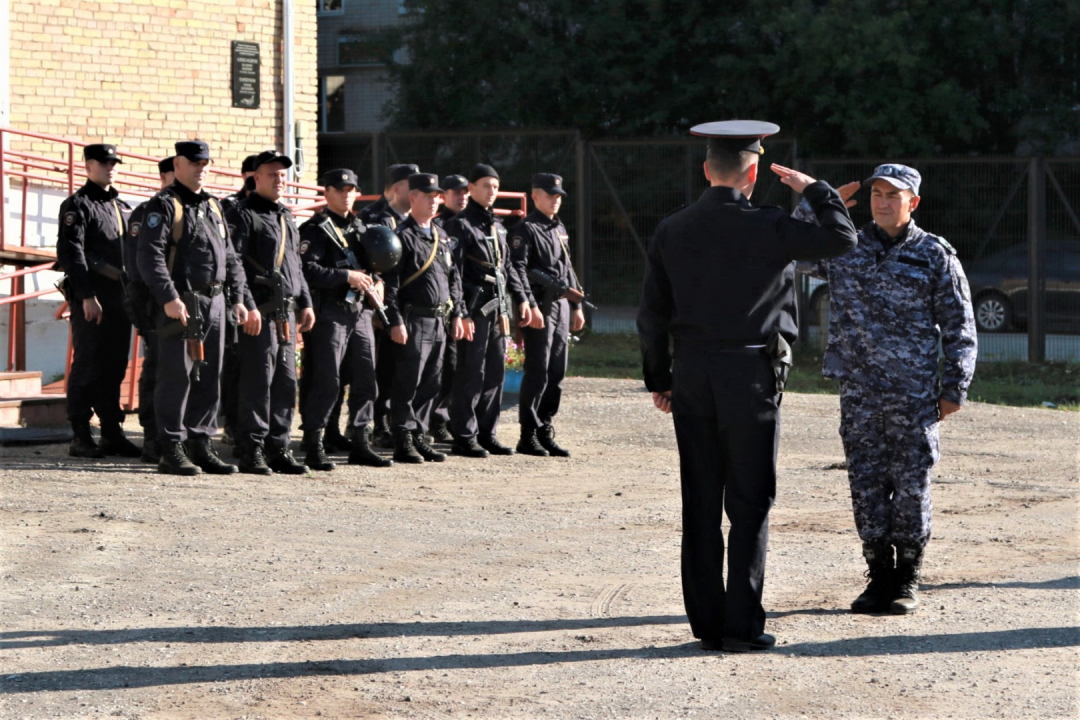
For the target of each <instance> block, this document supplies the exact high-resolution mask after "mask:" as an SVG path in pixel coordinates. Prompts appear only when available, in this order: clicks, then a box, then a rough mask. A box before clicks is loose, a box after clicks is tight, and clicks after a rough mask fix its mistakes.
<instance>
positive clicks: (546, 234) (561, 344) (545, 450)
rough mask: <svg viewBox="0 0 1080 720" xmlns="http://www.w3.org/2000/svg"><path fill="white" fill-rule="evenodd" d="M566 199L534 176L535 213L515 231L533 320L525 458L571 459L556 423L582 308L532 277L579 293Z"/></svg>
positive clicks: (524, 405)
mask: <svg viewBox="0 0 1080 720" xmlns="http://www.w3.org/2000/svg"><path fill="white" fill-rule="evenodd" d="M565 196H566V189H565V188H564V187H563V179H562V177H561V176H559V175H555V174H553V173H536V174H535V175H533V179H532V201H533V205H534V208H535V209H534V210H533V211H532V212H531V213H529V214H528V215H526V216H525V218H524V219H523V220H522V221H521V222H519V223H518V224H517V225H515V226H514V229H513V231H512V233H511V237H510V259H511V261H512V262H513V264H514V267H515V268H516V269H517V271H518V275H519V276H520V277H523V278H525V279H526V282H525V288H526V292H527V293H528V296H529V305H530V307H531V309H532V317H531V319H530V322H529V325H528V326H527V327H525V328H524V329H523V330H522V334H523V336H524V339H525V372H524V377H523V378H522V380H521V398H520V399H521V403H520V410H519V413H518V415H519V420H520V422H521V440H520V441H519V442H518V446H517V451H518V452H520V453H524V454H526V455H539V456H543V457H546V456H549V455H554V456H556V457H569V455H570V452H569V451H568V450H566V449H565V448H563V447H561V446H560V445H559V444H558V443H556V442H555V428H554V426H553V425H552V420H553V419H554V417H555V414H556V413H557V412H558V411H559V401H560V399H561V398H562V381H563V377H564V376H565V375H566V359H567V354H566V350H567V343H568V341H569V338H570V333H571V332H577V331H578V330H581V328H583V327H585V313H584V312H582V310H581V304H580V303H578V302H572V301H570V300H568V299H567V298H566V297H563V296H556V295H555V293H554V291H553V290H551V289H549V288H546V287H543V286H541V285H540V284H539V283H536V282H534V281H532V280H531V279H530V278H529V271H530V270H532V271H540V272H542V273H544V275H546V276H548V277H550V278H552V279H553V280H556V281H558V282H559V283H561V284H563V285H565V286H566V287H568V288H573V289H575V290H579V291H580V290H581V287H580V285H579V283H578V279H577V275H576V274H575V273H574V268H573V265H572V264H571V258H570V248H569V241H570V236H569V234H568V233H567V232H566V226H565V225H563V222H562V220H560V219H559V208H560V207H561V206H562V200H563V198H564V197H565Z"/></svg>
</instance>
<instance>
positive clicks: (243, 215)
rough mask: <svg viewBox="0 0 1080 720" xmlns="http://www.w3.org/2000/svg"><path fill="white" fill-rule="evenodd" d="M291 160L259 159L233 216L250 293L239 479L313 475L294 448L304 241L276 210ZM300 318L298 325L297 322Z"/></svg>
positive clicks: (305, 309)
mask: <svg viewBox="0 0 1080 720" xmlns="http://www.w3.org/2000/svg"><path fill="white" fill-rule="evenodd" d="M290 167H292V160H291V159H290V158H289V157H288V156H286V155H281V154H279V153H277V152H275V151H273V150H267V151H265V152H262V153H259V156H258V157H257V158H256V159H255V175H254V177H255V192H253V193H252V194H251V195H249V196H248V197H247V198H245V199H244V200H243V201H242V202H240V203H238V204H237V205H236V206H234V207H233V209H232V210H230V211H229V213H228V215H227V216H226V218H227V219H228V222H229V225H230V227H231V228H232V232H233V242H234V243H235V245H236V253H237V255H239V256H240V258H241V260H242V261H243V264H244V273H245V275H246V276H247V279H248V283H249V289H250V291H251V295H250V299H249V301H248V311H249V312H248V318H247V321H246V322H245V323H243V332H242V333H241V334H240V342H239V344H238V346H237V358H238V359H239V361H240V384H239V393H240V407H239V415H238V417H237V427H236V429H237V436H236V443H237V449H238V450H239V456H240V458H239V459H240V471H241V472H245V473H251V474H255V475H269V474H271V473H273V472H278V473H283V474H289V475H302V474H305V473H307V472H308V471H309V468H308V467H307V466H306V465H304V464H302V463H299V462H297V461H296V459H295V458H294V457H293V455H292V450H291V448H290V447H289V442H290V438H291V434H292V419H293V411H294V409H295V407H296V334H297V333H298V332H301V333H304V332H307V331H308V330H310V329H311V328H312V326H314V325H315V312H314V311H313V310H312V308H311V295H310V293H309V291H308V285H307V281H306V280H305V279H304V273H303V271H302V270H301V267H300V233H299V231H298V230H297V228H296V223H294V222H293V218H292V213H291V212H289V210H288V208H286V207H285V206H284V205H282V204H281V203H280V202H278V199H279V198H280V197H281V195H282V193H284V192H285V183H286V180H287V175H286V170H288V169H289V168H290ZM294 311H295V321H294V317H293V316H294Z"/></svg>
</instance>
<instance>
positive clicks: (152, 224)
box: [146, 213, 161, 230]
mask: <svg viewBox="0 0 1080 720" xmlns="http://www.w3.org/2000/svg"><path fill="white" fill-rule="evenodd" d="M160 224H161V213H150V214H149V215H147V216H146V227H148V228H150V229H151V230H153V229H154V228H156V227H157V226H158V225H160Z"/></svg>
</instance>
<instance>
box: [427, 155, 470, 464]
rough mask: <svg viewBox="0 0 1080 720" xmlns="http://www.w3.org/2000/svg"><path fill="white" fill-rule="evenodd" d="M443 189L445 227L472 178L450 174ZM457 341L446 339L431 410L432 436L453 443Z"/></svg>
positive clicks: (464, 197)
mask: <svg viewBox="0 0 1080 720" xmlns="http://www.w3.org/2000/svg"><path fill="white" fill-rule="evenodd" d="M439 185H441V186H442V189H443V204H442V209H441V210H439V214H438V215H436V216H435V222H437V223H439V226H440V227H442V228H443V229H446V226H447V224H448V223H449V222H450V221H451V220H453V219H454V217H455V216H456V215H457V214H458V213H460V212H461V211H462V210H464V209H465V205H466V204H467V203H468V202H469V181H468V180H466V179H465V176H464V175H447V176H446V177H444V178H443V179H442V182H440V183H439ZM447 242H448V243H449V244H450V251H451V252H453V250H454V244H455V242H456V241H455V240H454V238H453V237H448V238H447ZM457 351H458V341H457V340H454V339H453V338H448V339H447V340H446V351H445V354H444V355H443V368H442V380H441V386H440V387H439V394H438V396H437V397H436V398H435V409H434V410H433V411H432V413H431V437H432V438H433V439H434V440H435V442H440V443H450V442H453V441H454V436H453V434H451V432H450V402H451V400H452V398H453V394H454V372H455V371H456V370H457Z"/></svg>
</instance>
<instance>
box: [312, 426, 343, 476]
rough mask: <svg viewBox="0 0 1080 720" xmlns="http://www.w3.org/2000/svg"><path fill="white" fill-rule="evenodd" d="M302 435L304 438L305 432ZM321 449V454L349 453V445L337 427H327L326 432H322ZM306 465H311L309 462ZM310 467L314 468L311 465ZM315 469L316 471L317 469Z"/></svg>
mask: <svg viewBox="0 0 1080 720" xmlns="http://www.w3.org/2000/svg"><path fill="white" fill-rule="evenodd" d="M304 435H305V436H306V435H307V433H306V432H305V433H304ZM305 442H306V441H305ZM322 447H323V452H328V453H343V452H348V451H349V448H350V445H349V441H348V440H347V439H346V438H345V436H344V435H342V434H341V428H339V427H338V426H337V425H328V426H327V428H326V430H324V431H323V435H322ZM308 465H311V462H310V461H309V462H308ZM311 467H315V466H314V465H311ZM315 469H316V470H318V469H319V468H315Z"/></svg>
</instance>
